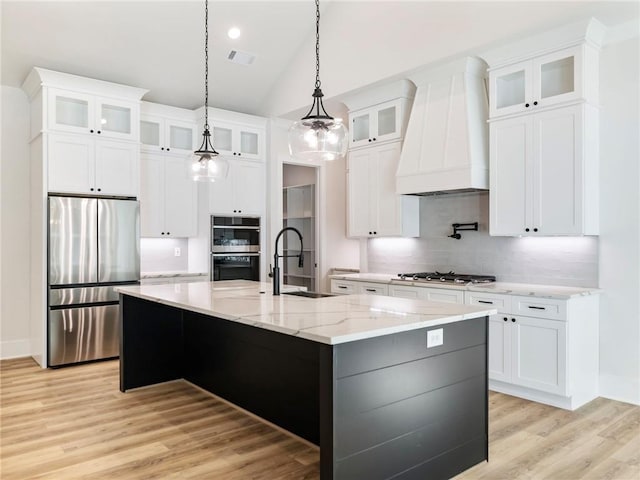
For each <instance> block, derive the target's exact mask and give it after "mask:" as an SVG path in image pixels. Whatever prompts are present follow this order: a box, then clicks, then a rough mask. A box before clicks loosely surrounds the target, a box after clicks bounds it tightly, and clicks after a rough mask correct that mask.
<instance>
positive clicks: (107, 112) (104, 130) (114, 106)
mask: <svg viewBox="0 0 640 480" xmlns="http://www.w3.org/2000/svg"><path fill="white" fill-rule="evenodd" d="M132 118H133V113H132V108H131V106H130V105H127V104H124V103H119V102H113V101H110V100H105V101H99V102H98V118H97V122H96V126H95V128H96V130H97V132H98V133H100V134H102V135H105V136H109V137H119V138H130V137H132V136H133V135H134V131H133V123H132Z"/></svg>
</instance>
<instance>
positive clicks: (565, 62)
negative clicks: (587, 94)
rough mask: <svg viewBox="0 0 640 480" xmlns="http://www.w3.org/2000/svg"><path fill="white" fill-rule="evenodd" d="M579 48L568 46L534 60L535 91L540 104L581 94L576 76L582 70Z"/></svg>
mask: <svg viewBox="0 0 640 480" xmlns="http://www.w3.org/2000/svg"><path fill="white" fill-rule="evenodd" d="M581 62H582V55H581V53H580V49H579V48H575V47H574V48H569V49H565V50H561V51H559V52H554V53H551V54H549V55H544V56H543V57H540V58H538V59H536V60H535V61H534V75H535V77H536V81H535V85H536V91H535V93H534V97H536V99H537V100H539V101H540V106H544V105H552V104H555V103H560V102H565V101H569V100H574V99H577V98H579V97H580V96H582V92H581V91H580V85H581V82H582V79H580V78H578V75H579V72H581V71H582V67H581V65H580V63H581Z"/></svg>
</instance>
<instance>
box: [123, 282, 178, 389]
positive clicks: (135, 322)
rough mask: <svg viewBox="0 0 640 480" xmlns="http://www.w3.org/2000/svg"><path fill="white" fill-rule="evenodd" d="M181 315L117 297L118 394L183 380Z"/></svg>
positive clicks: (153, 304) (170, 308)
mask: <svg viewBox="0 0 640 480" xmlns="http://www.w3.org/2000/svg"><path fill="white" fill-rule="evenodd" d="M182 364H183V339H182V311H181V310H180V309H177V308H173V307H169V306H167V305H162V304H159V303H157V302H150V301H147V300H142V299H140V298H137V297H133V296H130V295H122V294H121V295H120V391H122V392H124V391H126V390H129V389H131V388H137V387H143V386H146V385H153V384H155V383H161V382H167V381H169V380H177V379H180V378H182Z"/></svg>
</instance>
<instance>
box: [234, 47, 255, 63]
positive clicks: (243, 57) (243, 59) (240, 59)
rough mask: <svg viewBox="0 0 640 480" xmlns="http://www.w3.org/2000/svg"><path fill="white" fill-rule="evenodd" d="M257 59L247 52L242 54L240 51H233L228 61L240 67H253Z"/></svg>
mask: <svg viewBox="0 0 640 480" xmlns="http://www.w3.org/2000/svg"><path fill="white" fill-rule="evenodd" d="M255 59H256V56H255V55H253V54H251V53H247V52H240V51H238V50H231V51H230V52H229V55H227V60H229V61H230V62H233V63H238V64H240V65H251V64H252V63H253V61H254V60H255Z"/></svg>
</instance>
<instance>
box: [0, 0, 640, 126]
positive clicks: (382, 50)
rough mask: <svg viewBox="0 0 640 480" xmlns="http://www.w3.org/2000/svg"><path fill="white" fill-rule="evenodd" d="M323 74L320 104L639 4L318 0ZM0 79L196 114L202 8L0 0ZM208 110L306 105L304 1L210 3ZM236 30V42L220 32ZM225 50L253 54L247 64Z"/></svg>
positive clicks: (310, 15)
mask: <svg viewBox="0 0 640 480" xmlns="http://www.w3.org/2000/svg"><path fill="white" fill-rule="evenodd" d="M321 3H322V22H321V60H322V65H321V67H322V69H321V78H322V80H323V89H324V90H325V94H326V95H327V96H328V97H331V96H335V95H340V94H343V93H345V92H346V91H349V90H353V89H357V88H359V87H362V86H364V85H366V84H367V83H373V82H375V81H379V80H382V79H384V78H387V77H390V76H393V75H394V74H398V73H400V72H402V71H406V70H409V69H412V68H416V67H418V66H420V65H425V64H429V63H431V62H436V61H438V60H440V59H443V58H447V57H451V56H454V55H456V54H462V53H473V52H477V51H479V49H481V48H484V47H486V46H489V45H494V44H496V43H499V42H501V41H503V42H504V41H508V40H509V39H513V38H515V37H516V36H517V35H521V34H523V33H528V32H535V31H540V30H543V29H545V28H551V27H556V26H558V25H561V24H562V23H566V22H568V21H571V20H574V19H578V18H583V17H585V16H592V15H595V16H597V18H599V19H600V20H601V21H602V22H603V23H605V25H616V24H619V23H622V22H625V21H628V20H630V19H633V18H637V16H638V2H634V1H631V2H609V1H604V2H585V1H573V2H568V1H567V2H565V1H560V2H558V1H556V2H539V1H531V2H504V1H502V2H482V1H471V2H461V1H440V2H429V1H399V0H398V1H377V0H368V1H367V0H360V1H340V0H333V1H328V0H322V2H321ZM1 8H2V52H1V53H2V84H3V85H9V86H20V85H21V83H22V81H23V80H24V78H25V77H26V75H27V73H28V72H29V70H30V69H31V67H33V66H41V67H44V68H49V69H52V70H59V71H63V72H68V73H73V74H77V75H82V76H87V77H93V78H99V79H102V80H107V81H112V82H117V83H123V84H127V85H133V86H138V87H143V88H147V89H149V90H150V91H149V93H148V94H147V95H146V96H145V100H149V101H154V102H159V103H165V104H169V105H176V106H180V107H185V108H190V109H193V108H197V107H200V106H202V104H203V101H204V78H203V77H204V74H203V70H204V52H203V49H204V2H203V1H189V0H182V1H151V0H150V1H86V0H85V1H45V2H31V1H25V0H21V1H7V0H3V1H2V4H1ZM209 10H210V12H209V30H210V48H209V55H210V77H209V78H210V80H209V87H210V97H211V98H210V105H212V106H216V107H219V108H226V109H230V110H236V111H241V112H246V113H257V114H263V115H282V114H286V113H289V112H291V111H293V110H295V109H299V108H301V107H303V106H304V105H306V104H308V103H309V102H310V95H311V93H312V88H313V80H314V66H315V65H314V64H315V61H314V46H313V42H314V40H315V31H314V27H315V4H314V2H313V1H312V0H290V1H268V0H263V1H243V0H232V1H229V0H227V1H221V0H220V1H218V0H210V5H209ZM234 25H235V26H238V27H240V28H241V29H242V35H241V37H240V38H239V39H237V40H231V39H229V38H228V37H227V35H226V32H227V30H228V29H229V27H231V26H234ZM231 49H236V50H239V51H243V52H247V53H251V54H254V55H256V59H255V61H254V62H253V64H252V65H250V66H245V65H238V64H235V63H231V62H230V61H228V60H227V56H228V53H229V51H230V50H231Z"/></svg>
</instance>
